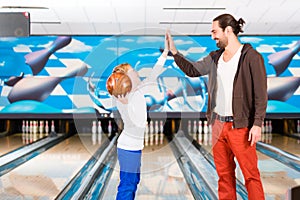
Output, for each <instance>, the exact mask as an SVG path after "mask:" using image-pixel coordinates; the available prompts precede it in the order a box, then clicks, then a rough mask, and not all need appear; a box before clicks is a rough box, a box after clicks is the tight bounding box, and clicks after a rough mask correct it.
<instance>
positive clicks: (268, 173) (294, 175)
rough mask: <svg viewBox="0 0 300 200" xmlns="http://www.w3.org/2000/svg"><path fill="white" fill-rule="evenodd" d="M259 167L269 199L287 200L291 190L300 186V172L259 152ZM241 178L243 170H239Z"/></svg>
mask: <svg viewBox="0 0 300 200" xmlns="http://www.w3.org/2000/svg"><path fill="white" fill-rule="evenodd" d="M257 155H258V159H259V161H258V167H259V170H260V174H261V179H262V183H263V187H264V191H265V196H266V197H268V198H267V199H270V200H271V199H274V200H279V199H285V195H286V192H287V191H288V189H289V188H291V187H294V186H296V185H299V184H300V172H299V171H296V170H294V169H292V168H290V167H288V166H286V165H284V164H283V163H281V162H279V161H277V160H275V159H273V158H271V157H269V156H266V155H265V154H263V153H261V152H259V151H257ZM237 171H238V174H239V175H240V176H239V178H240V180H242V177H241V175H242V174H241V170H240V169H238V170H237Z"/></svg>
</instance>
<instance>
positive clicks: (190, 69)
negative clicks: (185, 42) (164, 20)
mask: <svg viewBox="0 0 300 200" xmlns="http://www.w3.org/2000/svg"><path fill="white" fill-rule="evenodd" d="M166 39H167V40H168V43H169V49H170V51H171V53H172V54H173V57H174V60H175V62H176V64H177V66H178V67H179V68H180V69H181V70H182V71H183V72H184V73H185V74H186V75H188V76H190V77H198V76H202V75H206V74H208V73H209V71H210V69H211V66H212V65H214V62H213V60H212V57H211V55H208V56H206V57H204V58H203V59H202V60H200V61H197V62H192V61H189V60H188V59H187V58H185V57H184V56H183V55H182V54H181V53H179V52H178V51H177V49H176V47H175V44H174V40H173V38H172V36H171V34H170V32H168V31H167V33H166Z"/></svg>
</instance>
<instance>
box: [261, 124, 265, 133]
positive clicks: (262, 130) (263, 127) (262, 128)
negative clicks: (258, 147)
mask: <svg viewBox="0 0 300 200" xmlns="http://www.w3.org/2000/svg"><path fill="white" fill-rule="evenodd" d="M261 132H262V133H264V132H265V122H264V121H263V122H262V125H261Z"/></svg>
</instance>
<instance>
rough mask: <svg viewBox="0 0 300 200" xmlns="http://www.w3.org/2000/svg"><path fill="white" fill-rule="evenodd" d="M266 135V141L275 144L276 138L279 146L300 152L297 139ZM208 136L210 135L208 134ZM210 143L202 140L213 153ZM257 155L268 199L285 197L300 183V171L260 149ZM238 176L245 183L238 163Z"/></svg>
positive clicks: (276, 199) (204, 146)
mask: <svg viewBox="0 0 300 200" xmlns="http://www.w3.org/2000/svg"><path fill="white" fill-rule="evenodd" d="M265 136H266V137H267V139H268V140H264V141H265V142H266V141H269V142H271V141H272V143H271V144H270V145H273V140H274V143H275V144H276V145H277V147H278V148H281V146H282V147H284V146H285V149H283V150H288V151H289V152H290V153H292V152H293V153H296V152H299V146H297V145H296V144H297V140H295V139H293V138H289V137H286V136H280V135H276V134H275V135H274V134H273V135H272V136H270V135H268V136H267V135H265ZM208 138H210V137H209V136H208ZM271 138H272V139H271ZM282 140H283V141H282ZM288 143H291V144H294V146H293V145H291V146H292V147H288ZM210 144H211V143H210V142H207V143H204V142H203V141H202V147H203V148H204V149H206V150H207V151H208V152H210V153H211V154H212V146H211V145H210ZM257 155H258V167H259V170H260V174H261V179H262V183H263V187H264V192H265V198H266V199H267V200H273V199H274V200H280V199H285V195H286V192H287V191H288V189H289V188H291V187H294V186H296V185H299V184H300V172H298V171H296V170H294V169H292V168H290V167H288V166H286V165H284V164H282V163H281V162H279V161H277V160H275V159H273V158H271V157H269V156H266V155H265V154H263V153H261V152H259V151H257ZM236 177H237V178H238V179H239V180H240V181H241V182H242V183H244V179H243V175H242V171H241V169H240V167H239V166H238V164H237V168H236Z"/></svg>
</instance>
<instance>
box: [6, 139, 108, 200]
mask: <svg viewBox="0 0 300 200" xmlns="http://www.w3.org/2000/svg"><path fill="white" fill-rule="evenodd" d="M105 140H107V137H106V136H104V135H103V137H102V138H101V140H100V139H99V138H98V140H95V139H94V137H92V134H76V135H74V136H72V137H70V138H68V139H66V140H64V141H63V142H61V143H59V144H57V145H56V146H54V147H53V148H51V149H49V150H48V151H46V152H44V153H42V154H40V155H38V156H36V157H35V158H33V159H31V160H30V161H28V162H26V163H24V164H23V165H21V166H19V167H17V168H15V169H14V170H12V171H11V172H10V173H7V174H5V175H3V176H1V177H0V196H1V198H4V199H54V198H55V197H56V196H57V195H58V194H59V192H60V191H61V190H62V189H63V188H64V187H65V185H66V184H67V183H68V182H69V181H70V180H71V179H72V177H73V176H74V175H76V173H77V172H78V171H79V170H80V169H81V168H82V166H83V165H84V164H85V163H86V162H87V161H88V160H89V159H90V157H91V156H92V155H93V154H94V152H95V151H96V150H97V149H98V148H99V147H100V145H101V144H102V143H103V142H104V141H105Z"/></svg>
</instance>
